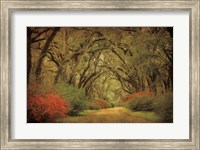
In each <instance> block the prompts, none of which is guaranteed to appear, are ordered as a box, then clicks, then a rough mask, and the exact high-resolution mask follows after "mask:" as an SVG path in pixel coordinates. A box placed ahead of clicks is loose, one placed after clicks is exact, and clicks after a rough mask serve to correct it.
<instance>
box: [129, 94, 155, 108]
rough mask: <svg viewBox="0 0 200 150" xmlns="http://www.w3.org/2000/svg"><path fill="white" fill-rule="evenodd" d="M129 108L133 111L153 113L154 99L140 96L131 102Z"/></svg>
mask: <svg viewBox="0 0 200 150" xmlns="http://www.w3.org/2000/svg"><path fill="white" fill-rule="evenodd" d="M129 108H130V109H131V110H133V111H152V110H153V98H152V97H148V96H140V97H137V98H134V99H133V100H131V101H130V102H129Z"/></svg>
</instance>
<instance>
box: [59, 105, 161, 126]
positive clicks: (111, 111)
mask: <svg viewBox="0 0 200 150" xmlns="http://www.w3.org/2000/svg"><path fill="white" fill-rule="evenodd" d="M160 120H161V118H160V117H159V116H158V115H157V114H156V113H154V112H132V111H131V110H128V109H127V108H124V107H115V108H107V109H100V110H85V111H83V112H81V113H79V114H78V115H77V116H70V117H67V118H64V119H62V120H59V122H63V123H157V122H161V121H160Z"/></svg>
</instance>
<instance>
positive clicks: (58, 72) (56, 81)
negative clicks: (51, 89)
mask: <svg viewBox="0 0 200 150" xmlns="http://www.w3.org/2000/svg"><path fill="white" fill-rule="evenodd" d="M62 70H63V68H62V67H59V68H58V71H57V74H56V76H55V78H54V84H57V83H58V79H59V77H60V75H61V72H62Z"/></svg>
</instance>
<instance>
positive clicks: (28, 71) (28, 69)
mask: <svg viewBox="0 0 200 150" xmlns="http://www.w3.org/2000/svg"><path fill="white" fill-rule="evenodd" d="M31 67H32V54H31V30H30V28H28V27H27V83H28V84H29V80H30V72H31Z"/></svg>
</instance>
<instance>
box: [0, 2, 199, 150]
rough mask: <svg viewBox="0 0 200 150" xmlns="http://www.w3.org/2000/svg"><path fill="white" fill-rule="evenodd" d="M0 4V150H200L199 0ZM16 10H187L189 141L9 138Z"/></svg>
mask: <svg viewBox="0 0 200 150" xmlns="http://www.w3.org/2000/svg"><path fill="white" fill-rule="evenodd" d="M0 2H1V31H0V34H1V43H0V44H1V45H0V46H1V55H0V63H1V65H0V68H1V70H0V76H1V78H0V85H1V90H0V93H1V103H0V106H1V117H0V119H1V124H0V129H1V134H0V135H1V147H0V148H1V149H2V150H4V149H5V150H8V149H193V150H198V149H200V117H199V116H200V103H199V101H200V97H199V96H200V87H199V85H200V84H199V83H200V80H199V79H200V74H199V70H200V30H199V28H200V1H199V0H187V1H186V0H168V1H165V0H156V1H155V0H148V1H143V0H141V1H133V0H125V1H123V0H117V1H114V0H99V1H96V0H84V1H77V0H70V1H69V0H41V1H40V0H0ZM16 10H48V11H59V10H94V11H95V10H122V11H126V10H139V11H148V10H150V11H152V10H157V11H165V10H169V11H189V14H190V21H189V22H190V24H189V33H190V37H189V39H190V56H189V58H190V60H189V90H190V91H189V107H190V108H189V109H190V112H189V113H190V115H189V117H190V138H189V139H188V140H182V139H180V140H179V139H176V140H174V139H167V140H163V139H138V140H135V139H133V140H131V139H130V140H126V139H122V140H117V139H116V140H115V139H108V140H107V139H105V140H104V139H99V140H98V139H81V140H80V139H74V140H72V139H71V140H69V139H66V140H63V139H62V140H53V139H50V140H49V139H44V140H38V139H37V140H31V139H23V140H22V139H12V138H11V117H10V114H11V113H10V111H11V97H12V93H11V91H12V90H11V89H12V82H11V73H12V66H11V65H12V63H11V51H12V50H11V42H10V39H11V37H10V32H11V30H10V28H11V14H12V13H14V12H15V11H16Z"/></svg>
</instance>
